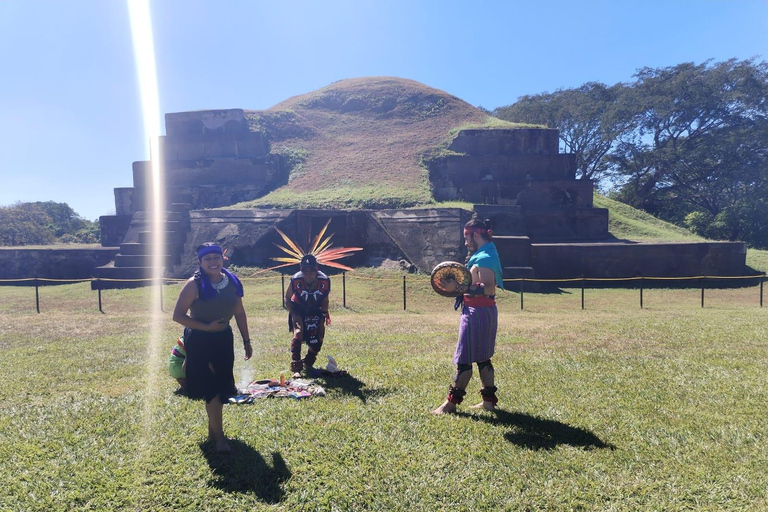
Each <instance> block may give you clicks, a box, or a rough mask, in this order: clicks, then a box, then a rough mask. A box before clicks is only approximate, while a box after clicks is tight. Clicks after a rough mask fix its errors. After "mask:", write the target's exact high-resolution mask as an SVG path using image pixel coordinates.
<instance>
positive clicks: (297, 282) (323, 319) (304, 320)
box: [283, 254, 331, 373]
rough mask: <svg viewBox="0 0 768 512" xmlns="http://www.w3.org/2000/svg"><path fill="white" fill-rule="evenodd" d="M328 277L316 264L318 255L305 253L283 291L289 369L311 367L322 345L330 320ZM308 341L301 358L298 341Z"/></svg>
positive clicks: (299, 342)
mask: <svg viewBox="0 0 768 512" xmlns="http://www.w3.org/2000/svg"><path fill="white" fill-rule="evenodd" d="M330 293H331V280H330V278H329V277H328V276H327V275H325V274H324V273H323V272H321V271H320V270H319V269H318V268H317V258H315V256H314V255H312V254H305V255H304V256H303V257H302V258H301V266H300V270H299V271H298V272H296V273H295V274H294V275H293V276H292V277H291V285H290V286H289V287H288V290H287V291H286V292H285V298H284V300H283V304H284V305H285V309H287V310H288V323H289V326H290V327H289V328H290V329H291V330H292V331H293V339H292V340H291V371H292V372H294V373H297V372H301V371H302V370H303V369H304V366H306V367H307V369H308V370H311V369H312V368H313V367H314V364H315V361H316V360H317V354H318V353H319V352H320V349H321V348H322V347H323V339H324V338H325V326H326V325H330V324H331V315H330V313H329V312H328V296H329V295H330ZM302 343H306V344H307V347H308V348H307V355H306V356H305V357H304V359H302V358H301V344H302Z"/></svg>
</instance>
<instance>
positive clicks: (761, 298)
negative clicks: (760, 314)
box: [760, 272, 765, 307]
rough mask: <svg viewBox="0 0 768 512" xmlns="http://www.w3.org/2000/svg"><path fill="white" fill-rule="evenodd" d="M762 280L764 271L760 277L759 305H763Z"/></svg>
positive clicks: (763, 279)
mask: <svg viewBox="0 0 768 512" xmlns="http://www.w3.org/2000/svg"><path fill="white" fill-rule="evenodd" d="M763 281H765V272H763V277H761V278H760V307H763Z"/></svg>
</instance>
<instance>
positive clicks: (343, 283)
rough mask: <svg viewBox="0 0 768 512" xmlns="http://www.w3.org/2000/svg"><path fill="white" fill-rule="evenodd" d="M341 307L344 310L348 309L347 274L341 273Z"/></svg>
mask: <svg viewBox="0 0 768 512" xmlns="http://www.w3.org/2000/svg"><path fill="white" fill-rule="evenodd" d="M341 305H342V307H343V308H344V309H346V308H347V273H346V272H342V273H341Z"/></svg>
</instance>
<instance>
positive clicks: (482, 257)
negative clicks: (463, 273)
mask: <svg viewBox="0 0 768 512" xmlns="http://www.w3.org/2000/svg"><path fill="white" fill-rule="evenodd" d="M472 267H483V268H489V269H491V270H493V275H494V277H495V278H496V286H498V287H499V288H501V289H504V279H503V278H502V275H501V261H500V260H499V253H498V252H497V251H496V245H495V244H494V243H493V242H488V243H486V244H485V245H483V246H482V247H481V248H479V249H478V250H477V251H475V254H473V255H472V256H471V257H470V258H469V261H468V262H467V268H468V269H470V270H472Z"/></svg>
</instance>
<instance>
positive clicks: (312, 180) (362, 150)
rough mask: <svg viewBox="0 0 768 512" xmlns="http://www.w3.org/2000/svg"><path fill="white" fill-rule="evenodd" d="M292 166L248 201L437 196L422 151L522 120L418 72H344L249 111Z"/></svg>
mask: <svg viewBox="0 0 768 512" xmlns="http://www.w3.org/2000/svg"><path fill="white" fill-rule="evenodd" d="M246 115H247V116H248V118H249V121H250V123H251V129H252V130H255V131H262V132H264V134H265V135H266V136H267V137H268V139H269V140H270V143H271V145H272V151H273V152H274V153H278V154H280V155H282V156H283V157H284V158H285V159H286V161H288V162H289V163H290V165H291V166H292V171H291V173H290V178H289V181H288V184H286V185H285V186H283V187H281V188H279V189H277V190H275V191H274V192H272V193H270V194H268V195H266V196H264V197H262V198H259V199H257V200H254V201H248V202H245V203H240V204H239V205H236V206H240V207H256V206H262V207H264V206H267V207H285V208H294V207H314V208H334V207H335V208H355V207H408V206H414V205H419V204H429V203H433V202H434V201H433V199H432V194H431V192H430V188H429V179H428V175H427V169H426V167H425V166H424V165H423V164H422V158H423V157H424V156H425V155H427V154H430V153H434V152H435V151H439V150H440V149H441V148H445V147H446V146H447V145H448V144H449V143H450V141H451V139H452V138H453V136H454V135H455V134H456V132H457V131H458V130H460V129H462V128H470V127H472V128H480V127H508V128H514V127H522V126H525V125H519V124H513V123H508V122H506V121H501V120H499V119H496V118H494V117H491V116H489V115H488V114H486V113H485V112H484V111H482V110H480V109H478V108H476V107H473V106H472V105H470V104H469V103H467V102H465V101H463V100H461V99H459V98H457V97H455V96H452V95H450V94H448V93H446V92H443V91H440V90H438V89H433V88H431V87H427V86H425V85H423V84H421V83H419V82H415V81H413V80H406V79H402V78H390V77H371V78H354V79H349V80H341V81H338V82H335V83H333V84H331V85H329V86H327V87H324V88H322V89H318V90H317V91H314V92H310V93H308V94H304V95H300V96H295V97H293V98H289V99H287V100H285V101H283V102H282V103H280V104H278V105H275V106H274V107H272V108H270V109H268V110H263V111H248V112H247V114H246Z"/></svg>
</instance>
